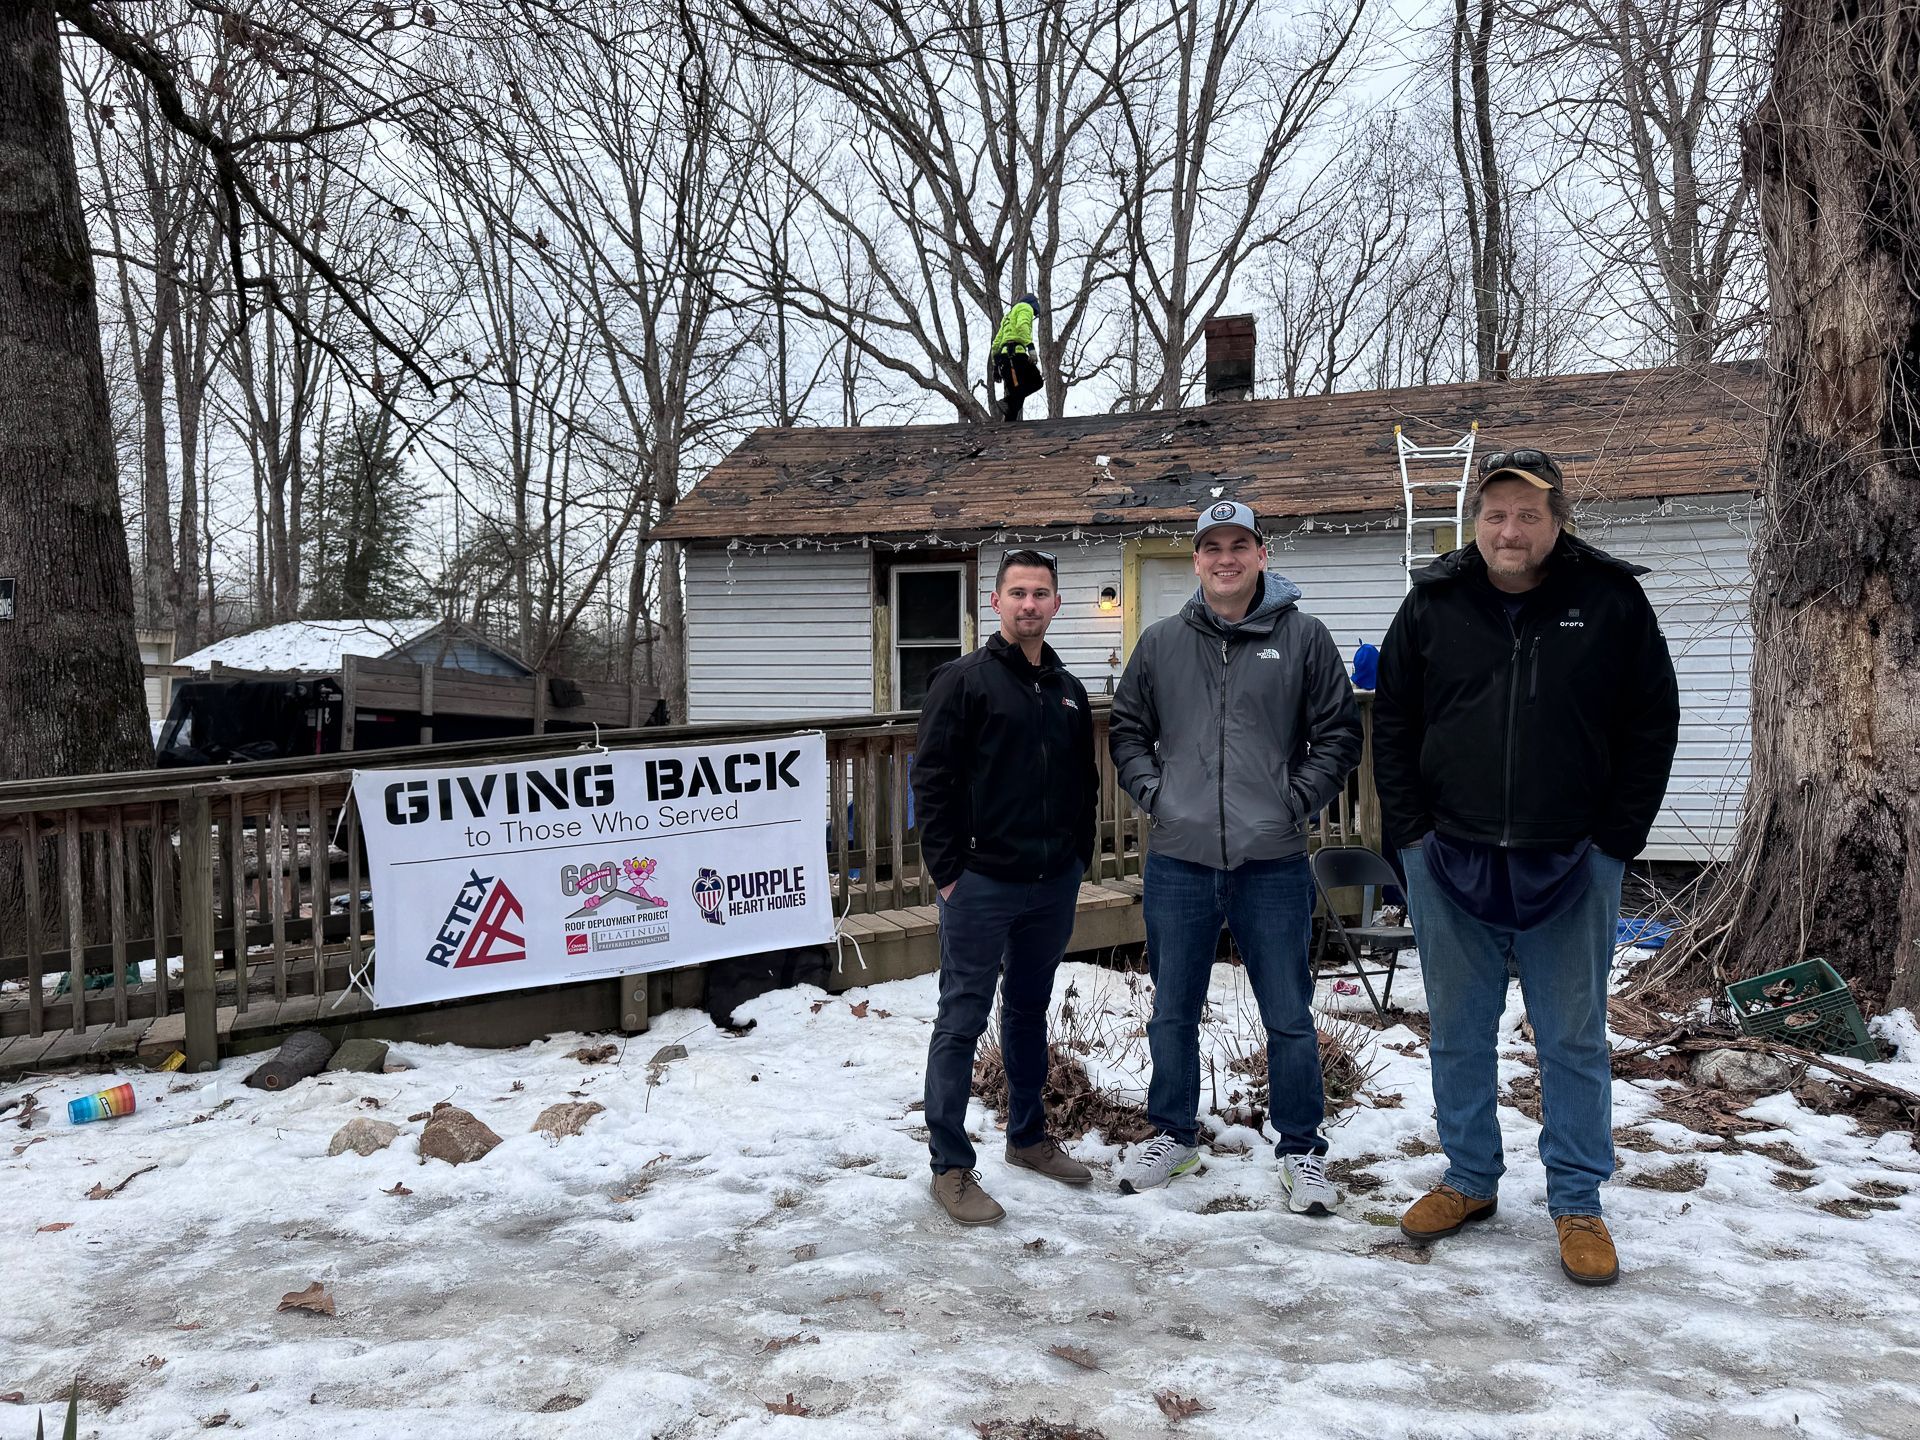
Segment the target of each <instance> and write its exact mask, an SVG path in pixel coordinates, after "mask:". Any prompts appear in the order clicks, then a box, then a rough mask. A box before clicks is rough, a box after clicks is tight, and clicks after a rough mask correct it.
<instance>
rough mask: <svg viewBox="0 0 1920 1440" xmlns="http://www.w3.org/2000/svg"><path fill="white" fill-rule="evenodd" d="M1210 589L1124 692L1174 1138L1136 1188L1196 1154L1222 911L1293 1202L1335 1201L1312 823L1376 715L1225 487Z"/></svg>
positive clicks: (1123, 743) (1125, 748) (1209, 553)
mask: <svg viewBox="0 0 1920 1440" xmlns="http://www.w3.org/2000/svg"><path fill="white" fill-rule="evenodd" d="M1193 545H1194V553H1193V568H1194V573H1195V574H1196V575H1198V576H1199V577H1200V589H1199V591H1198V593H1196V594H1195V595H1194V597H1193V598H1192V599H1191V600H1189V601H1188V602H1187V604H1186V606H1185V608H1184V609H1182V610H1181V612H1180V613H1179V614H1178V615H1174V616H1169V617H1168V618H1167V619H1165V620H1162V621H1159V622H1158V623H1157V624H1154V625H1152V626H1149V627H1148V629H1147V631H1146V633H1145V634H1143V635H1142V636H1141V637H1140V640H1139V643H1138V644H1136V645H1135V646H1134V650H1133V655H1132V657H1131V658H1130V659H1129V660H1128V662H1127V670H1126V674H1125V675H1124V676H1122V677H1121V680H1120V689H1119V691H1118V692H1117V693H1116V694H1115V695H1114V697H1113V716H1112V728H1111V745H1112V750H1113V763H1114V765H1115V767H1116V768H1117V769H1118V770H1119V772H1120V783H1121V784H1122V785H1124V786H1126V788H1127V793H1128V794H1129V795H1131V796H1132V797H1133V799H1134V802H1135V803H1136V804H1137V805H1139V806H1140V808H1141V809H1142V810H1144V811H1146V812H1147V814H1148V816H1149V817H1150V818H1151V826H1150V828H1149V831H1148V838H1147V874H1146V887H1145V895H1144V902H1145V909H1146V922H1147V957H1148V962H1149V964H1150V965H1151V967H1152V971H1153V979H1154V997H1153V1018H1152V1020H1151V1021H1149V1022H1148V1025H1147V1044H1148V1049H1149V1051H1150V1053H1151V1055H1152V1059H1153V1078H1152V1081H1151V1082H1150V1084H1149V1087H1148V1090H1147V1118H1148V1120H1150V1121H1151V1122H1152V1123H1153V1125H1154V1127H1155V1128H1156V1129H1157V1130H1158V1131H1159V1132H1160V1133H1159V1134H1158V1135H1157V1136H1155V1137H1154V1138H1153V1139H1152V1140H1149V1141H1148V1142H1147V1143H1146V1145H1145V1146H1144V1147H1143V1148H1142V1149H1141V1151H1140V1152H1139V1153H1138V1154H1136V1155H1135V1157H1134V1159H1133V1160H1132V1161H1131V1163H1129V1165H1128V1166H1127V1168H1126V1170H1125V1171H1124V1173H1123V1176H1122V1179H1121V1182H1120V1188H1121V1189H1122V1190H1123V1191H1126V1192H1127V1193H1129V1194H1131V1193H1132V1192H1134V1191H1137V1190H1147V1189H1151V1188H1153V1187H1154V1186H1157V1185H1165V1184H1166V1183H1167V1182H1168V1181H1170V1180H1172V1179H1173V1178H1174V1177H1175V1176H1176V1175H1184V1174H1186V1173H1187V1172H1188V1171H1190V1170H1192V1169H1193V1168H1194V1167H1195V1166H1197V1165H1198V1164H1199V1163H1200V1151H1199V1149H1198V1141H1199V1114H1198V1112H1199V1108H1200V1011H1201V1008H1202V1007H1203V1006H1204V1005H1205V1003H1206V998H1207V986H1208V984H1209V982H1210V981H1211V979H1212V976H1213V962H1214V958H1215V956H1216V954H1217V952H1218V949H1219V943H1220V928H1221V926H1222V924H1224V925H1225V926H1226V928H1227V929H1228V930H1229V931H1231V932H1232V934H1233V939H1234V943H1235V944H1236V945H1237V946H1238V947H1239V950H1240V954H1241V956H1242V957H1243V958H1244V960H1245V961H1246V969H1247V978H1248V980H1249V981H1250V982H1251V983H1252V986H1253V994H1254V999H1255V1001H1256V1002H1257V1003H1258V1005H1259V1007H1260V1019H1261V1023H1262V1024H1263V1025H1264V1026H1265V1027H1266V1032H1267V1095H1268V1109H1269V1112H1270V1114H1271V1116H1272V1119H1273V1128H1274V1130H1275V1131H1276V1132H1277V1134H1278V1136H1279V1139H1278V1141H1277V1143H1276V1144H1275V1146H1274V1152H1275V1154H1277V1155H1278V1156H1279V1157H1280V1183H1281V1186H1282V1188H1283V1189H1284V1190H1285V1191H1286V1193H1287V1203H1288V1206H1289V1207H1290V1208H1291V1209H1293V1210H1294V1211H1296V1212H1299V1213H1302V1214H1321V1215H1324V1214H1327V1213H1328V1212H1329V1211H1330V1210H1331V1209H1332V1207H1333V1205H1334V1204H1335V1202H1336V1201H1337V1199H1338V1196H1337V1194H1336V1192H1335V1191H1334V1188H1333V1186H1332V1185H1331V1184H1330V1183H1329V1182H1328V1180H1327V1177H1326V1169H1325V1164H1324V1161H1323V1160H1322V1158H1321V1157H1322V1156H1324V1155H1325V1153H1326V1149H1327V1143H1326V1140H1325V1138H1324V1137H1323V1136H1322V1135H1321V1134H1320V1126H1321V1122H1322V1120H1323V1119H1324V1118H1325V1102H1324V1098H1323V1096H1322V1094H1321V1088H1320V1046H1319V1037H1318V1035H1317V1034H1316V1033H1315V1029H1314V1023H1313V1013H1312V1007H1311V1001H1312V998H1313V975H1312V971H1311V968H1310V966H1309V962H1308V958H1307V940H1308V934H1309V931H1310V929H1311V926H1312V921H1313V895H1314V892H1313V877H1312V874H1311V873H1310V872H1309V870H1308V868H1307V832H1306V826H1307V821H1308V820H1309V819H1310V818H1311V817H1312V816H1313V815H1315V814H1317V813H1318V812H1319V811H1320V810H1321V808H1322V807H1324V806H1325V805H1326V804H1327V803H1328V802H1329V801H1330V800H1332V799H1333V798H1334V796H1336V795H1337V794H1339V792H1340V788H1341V787H1342V786H1343V785H1344V784H1345V783H1346V779H1347V776H1348V774H1349V773H1351V771H1352V770H1353V767H1354V766H1355V765H1356V764H1357V763H1359V759H1360V712H1359V710H1358V708H1357V707H1356V706H1355V704H1354V701H1353V688H1352V686H1351V685H1350V684H1349V683H1348V680H1347V669H1346V665H1345V663H1344V662H1343V661H1342V660H1341V658H1340V652H1339V650H1338V649H1337V648H1336V647H1335V646H1334V643H1333V637H1332V636H1330V635H1329V634H1328V633H1327V627H1326V626H1324V625H1322V624H1321V623H1320V622H1319V621H1318V620H1316V619H1314V618H1313V617H1312V616H1310V615H1304V614H1302V613H1301V612H1300V611H1299V610H1297V609H1295V608H1294V602H1295V601H1296V600H1298V599H1299V598H1300V591H1299V590H1298V589H1297V588H1296V587H1295V586H1294V585H1293V584H1292V583H1291V582H1290V581H1287V580H1284V579H1282V578H1280V577H1279V576H1277V575H1269V574H1268V573H1267V569H1266V566H1267V549H1266V546H1265V545H1264V544H1262V543H1261V540H1260V532H1259V530H1258V529H1257V528H1256V522H1255V520H1254V515H1253V511H1252V510H1250V509H1248V508H1247V507H1246V506H1245V505H1241V504H1237V503H1235V502H1233V501H1226V500H1223V501H1221V502H1220V503H1218V504H1216V505H1211V506H1209V507H1207V509H1205V510H1204V511H1202V512H1201V514H1200V517H1199V521H1198V524H1197V525H1196V527H1195V529H1194V537H1193Z"/></svg>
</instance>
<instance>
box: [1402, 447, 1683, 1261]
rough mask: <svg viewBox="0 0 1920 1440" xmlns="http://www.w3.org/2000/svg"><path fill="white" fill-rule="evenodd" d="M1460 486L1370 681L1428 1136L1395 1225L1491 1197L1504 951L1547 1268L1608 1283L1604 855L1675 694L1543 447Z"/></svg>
mask: <svg viewBox="0 0 1920 1440" xmlns="http://www.w3.org/2000/svg"><path fill="white" fill-rule="evenodd" d="M1472 498H1473V513H1474V518H1475V522H1476V533H1475V537H1474V544H1472V545H1470V546H1467V547H1466V548H1464V549H1461V550H1456V551H1454V552H1453V553H1452V554H1449V555H1446V556H1443V557H1441V558H1440V559H1439V560H1437V561H1435V562H1434V563H1433V564H1431V565H1429V566H1428V567H1427V568H1426V569H1425V570H1424V571H1422V572H1420V573H1419V574H1418V575H1416V576H1415V578H1414V583H1413V588H1412V591H1411V593H1409V594H1408V596H1407V598H1406V600H1405V602H1404V603H1403V604H1402V605H1401V607H1400V613H1399V614H1398V615H1397V616H1396V617H1395V618H1394V622H1393V625H1392V627H1391V628H1390V629H1389V630H1388V631H1387V638H1386V643H1385V645H1384V646H1382V648H1381V651H1380V675H1379V686H1378V690H1377V692H1376V694H1375V698H1374V736H1373V746H1374V776H1375V780H1376V781H1377V783H1378V786H1379V791H1380V807H1381V812H1382V817H1383V819H1384V821H1385V825H1386V828H1387V832H1388V834H1390V835H1391V836H1393V837H1394V838H1395V839H1396V840H1397V841H1398V842H1399V843H1400V845H1401V846H1402V847H1404V848H1403V849H1402V851H1401V860H1402V862H1403V864H1404V866H1405V869H1406V876H1407V899H1408V903H1409V907H1410V909H1411V912H1412V914H1411V918H1412V921H1413V928H1414V935H1415V939H1416V941H1417V942H1418V944H1419V947H1420V963H1421V969H1422V972H1423V975H1424V978H1425V981H1426V988H1427V1001H1428V1006H1429V1009H1430V1011H1431V1013H1432V1020H1433V1037H1432V1044H1431V1047H1430V1048H1431V1053H1432V1059H1433V1094H1434V1105H1435V1109H1436V1112H1437V1115H1438V1122H1439V1128H1440V1143H1441V1145H1442V1146H1443V1147H1444V1148H1445V1150H1446V1153H1447V1171H1446V1174H1445V1176H1444V1177H1443V1178H1442V1180H1441V1183H1440V1184H1439V1185H1438V1186H1437V1187H1436V1188H1435V1189H1434V1190H1433V1191H1432V1192H1431V1193H1430V1194H1428V1195H1426V1196H1425V1197H1423V1198H1422V1199H1420V1200H1419V1201H1416V1202H1415V1203H1414V1205H1413V1206H1412V1208H1411V1209H1409V1210H1408V1211H1407V1213H1406V1214H1405V1215H1404V1216H1403V1217H1402V1218H1401V1221H1400V1228H1401V1229H1402V1230H1403V1231H1404V1232H1405V1233H1406V1234H1407V1235H1408V1237H1409V1238H1411V1239H1413V1240H1415V1241H1419V1242H1423V1243H1424V1242H1428V1241H1432V1240H1437V1239H1439V1238H1440V1237H1442V1236H1444V1235H1451V1234H1453V1233H1455V1232H1456V1231H1458V1230H1460V1229H1461V1228H1462V1227H1464V1226H1466V1225H1468V1224H1471V1223H1473V1222H1474V1221H1477V1220H1480V1219H1484V1218H1485V1217H1486V1216H1488V1215H1491V1214H1492V1213H1493V1212H1494V1206H1495V1203H1496V1199H1495V1197H1496V1193H1497V1190H1498V1186H1499V1181H1500V1176H1501V1174H1502V1172H1503V1170H1504V1169H1505V1166H1504V1163H1503V1160H1502V1147H1501V1143H1500V1126H1499V1120H1498V1118H1497V1109H1496V1098H1495V1094H1496V1088H1497V1081H1496V1049H1495V1047H1496V1037H1497V1031H1498V1027H1499V1021H1500V1014H1501V1011H1502V1009H1503V1008H1504V1006H1505V1002H1506V994H1507V975H1508V971H1509V969H1510V968H1511V969H1513V970H1515V971H1517V972H1518V974H1519V978H1520V985H1521V990H1522V992H1523V994H1524V996H1525V999H1526V1006H1527V1016H1528V1019H1529V1020H1530V1021H1531V1023H1532V1026H1533V1031H1534V1039H1535V1043H1536V1045H1537V1047H1538V1051H1539V1058H1540V1089H1541V1107H1542V1130H1541V1136H1540V1158H1541V1161H1542V1163H1543V1164H1544V1165H1545V1167H1546V1172H1547V1208H1548V1211H1549V1213H1550V1214H1551V1215H1552V1216H1553V1218H1554V1221H1555V1224H1556V1227H1557V1229H1558V1231H1559V1239H1560V1260H1561V1268H1562V1270H1563V1271H1564V1272H1565V1273H1566V1275H1567V1276H1568V1278H1569V1279H1571V1280H1573V1281H1575V1282H1576V1283H1579V1284H1584V1285H1606V1284H1611V1283H1612V1282H1613V1281H1614V1280H1615V1279H1617V1278H1618V1276H1619V1262H1618V1258H1617V1256H1616V1254H1615V1251H1614V1245H1613V1237H1612V1236H1611V1235H1610V1234H1609V1233H1608V1231H1607V1227H1606V1223H1605V1222H1604V1221H1603V1220H1602V1219H1601V1218H1600V1184H1601V1182H1602V1181H1603V1180H1605V1179H1606V1178H1607V1176H1608V1175H1610V1174H1611V1173H1612V1171H1613V1118H1612V1116H1613V1110H1612V1104H1613V1091H1612V1072H1611V1066H1610V1058H1609V1052H1608V1048H1607V1026H1606V1022H1607V976H1608V972H1609V970H1610V968H1611V962H1612V958H1613V939H1614V931H1615V921H1616V919H1617V917H1618V915H1619V910H1620V882H1621V878H1622V875H1623V873H1624V871H1625V869H1626V864H1627V862H1628V861H1629V860H1631V859H1633V858H1634V857H1635V856H1636V855H1638V854H1639V853H1640V851H1641V850H1642V849H1643V848H1644V847H1645V845H1646V842H1647V834H1648V832H1649V831H1650V830H1651V828H1652V826H1653V822H1654V818H1655V816H1657V815H1658V813H1659V810H1660V802H1661V799H1662V797H1663V796H1664V795H1665V793H1666V786H1667V773H1668V770H1669V769H1670V768H1671V766H1672V763H1673V754H1674V749H1675V745H1676V742H1677V739H1678V734H1679V719H1680V709H1679V695H1678V690H1677V688H1676V685H1675V682H1674V674H1673V663H1672V661H1671V660H1670V659H1669V657H1668V655H1667V645H1666V641H1665V639H1664V638H1662V636H1661V634H1660V625H1659V622H1658V620H1657V619H1656V618H1655V616H1654V613H1653V607H1652V606H1651V605H1650V604H1648V602H1647V597H1646V595H1645V593H1644V592H1642V590H1641V588H1640V585H1639V582H1638V579H1637V577H1638V576H1640V575H1643V574H1645V573H1646V571H1645V570H1644V569H1643V568H1642V567H1640V566H1637V565H1630V564H1628V563H1626V562H1625V561H1621V560H1616V559H1615V558H1613V557H1612V556H1611V555H1608V554H1606V553H1605V552H1603V551H1600V550H1597V549H1595V548H1594V547H1593V546H1591V545H1588V544H1587V543H1585V542H1584V541H1582V540H1579V539H1576V538H1575V537H1574V536H1572V535H1569V534H1567V533H1566V531H1565V528H1564V527H1565V523H1566V519H1567V514H1568V505H1567V500H1566V495H1565V492H1564V490H1563V489H1562V488H1561V477H1560V470H1559V467H1558V466H1557V465H1556V464H1555V463H1554V462H1553V460H1552V459H1551V457H1549V456H1548V455H1546V454H1544V453H1543V452H1541V451H1538V450H1520V451H1510V452H1507V453H1505V454H1497V455H1491V456H1488V457H1487V462H1486V466H1485V469H1484V470H1483V478H1482V479H1481V480H1480V482H1479V484H1478V485H1477V486H1476V487H1475V489H1474V492H1473V497H1472Z"/></svg>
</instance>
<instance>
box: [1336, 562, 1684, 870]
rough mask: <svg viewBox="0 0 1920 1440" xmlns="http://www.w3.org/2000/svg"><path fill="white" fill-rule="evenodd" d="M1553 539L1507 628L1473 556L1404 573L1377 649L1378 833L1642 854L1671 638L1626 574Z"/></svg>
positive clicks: (1482, 565) (1670, 719)
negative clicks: (1409, 581)
mask: <svg viewBox="0 0 1920 1440" xmlns="http://www.w3.org/2000/svg"><path fill="white" fill-rule="evenodd" d="M1646 573H1647V572H1646V569H1645V568H1644V567H1643V566H1639V565H1631V564H1628V563H1627V562H1626V561H1624V560H1616V559H1615V558H1614V557H1613V556H1611V555H1608V554H1606V553H1605V552H1604V551H1601V550H1597V549H1595V548H1594V547H1593V546H1591V545H1589V544H1587V543H1586V542H1585V541H1583V540H1580V539H1577V538H1575V537H1574V536H1572V535H1567V534H1562V535H1561V537H1560V541H1559V543H1558V544H1557V545H1556V546H1555V547H1554V551H1553V554H1552V555H1551V556H1550V557H1549V559H1548V562H1547V575H1546V578H1545V579H1544V580H1543V581H1542V582H1541V584H1540V585H1539V587H1538V588H1536V589H1534V590H1532V591H1530V592H1529V593H1528V594H1527V597H1526V603H1525V605H1524V606H1523V608H1522V609H1521V611H1520V614H1519V616H1518V618H1517V619H1515V620H1513V621H1511V622H1510V621H1509V620H1508V617H1507V612H1506V610H1505V608H1504V607H1503V605H1502V603H1501V599H1500V592H1499V591H1498V590H1496V589H1495V588H1494V586H1493V584H1492V582H1491V581H1490V580H1488V578H1487V566H1486V561H1485V560H1484V559H1483V558H1482V557H1481V555H1480V552H1479V551H1478V550H1477V549H1476V548H1474V547H1473V546H1467V547H1466V548H1464V549H1461V550H1455V551H1453V552H1452V553H1451V554H1448V555H1443V556H1442V557H1441V558H1440V559H1438V560H1436V561H1434V562H1433V563H1432V564H1431V565H1429V566H1428V567H1427V568H1426V569H1425V570H1423V571H1421V572H1420V573H1418V574H1417V575H1415V576H1414V581H1413V589H1412V591H1411V592H1410V593H1409V594H1408V595H1407V598H1406V600H1405V601H1404V602H1403V603H1402V604H1401V606H1400V613H1399V614H1398V615H1396V616H1395V617H1394V621H1393V624H1392V626H1390V627H1389V628H1388V630H1387V638H1386V642H1385V644H1383V645H1382V646H1381V648H1380V680H1379V687H1378V689H1377V691H1376V692H1375V695H1374V702H1373V765H1374V779H1375V781H1376V783H1377V785H1378V788H1379V791H1380V809H1381V813H1382V817H1383V818H1384V820H1385V822H1386V828H1387V832H1388V834H1389V835H1390V836H1391V837H1392V838H1393V840H1394V841H1395V842H1396V843H1398V844H1402V845H1405V844H1410V843H1412V842H1413V841H1415V840H1418V839H1419V838H1420V837H1421V836H1422V835H1425V834H1426V833H1427V832H1428V831H1429V830H1433V829H1438V830H1441V831H1443V832H1444V833H1446V834H1448V835H1452V836H1455V837H1457V838H1459V839H1462V840H1478V841H1482V842H1485V843H1487V844H1493V845H1503V846H1515V847H1519V848H1523V849H1525V848H1537V847H1543V846H1560V845H1567V844H1572V843H1574V842H1576V841H1579V840H1582V839H1586V838H1589V837H1591V838H1592V840H1593V842H1594V843H1595V844H1596V845H1598V846H1599V847H1600V848H1601V849H1602V850H1604V851H1605V852H1606V853H1607V854H1609V855H1612V856H1614V857H1615V858H1617V859H1622V860H1630V859H1632V858H1633V857H1634V856H1635V855H1638V854H1639V853H1640V851H1641V849H1642V848H1643V847H1644V846H1645V845H1646V843H1647V832H1648V831H1649V830H1651V829H1652V828H1653V821H1654V817H1655V816H1657V815H1658V814H1659V812H1660V801H1661V799H1662V797H1663V796H1665V794H1666V789H1667V774H1668V771H1669V770H1670V769H1671V768H1672V766H1673V752H1674V748H1675V745H1676V744H1677V742H1678V739H1679V729H1680V699H1679V691H1678V688H1677V686H1676V685H1675V682H1674V676H1673V661H1672V660H1671V659H1670V658H1669V657H1668V655H1667V642H1666V639H1665V637H1663V636H1662V635H1661V633H1660V624H1659V621H1658V620H1657V619H1656V618H1655V616H1654V613H1653V607H1652V606H1651V605H1650V604H1648V603H1647V597H1646V595H1645V593H1644V592H1643V591H1642V590H1641V589H1640V584H1639V582H1638V581H1637V580H1636V579H1635V578H1634V577H1635V576H1638V575H1644V574H1646Z"/></svg>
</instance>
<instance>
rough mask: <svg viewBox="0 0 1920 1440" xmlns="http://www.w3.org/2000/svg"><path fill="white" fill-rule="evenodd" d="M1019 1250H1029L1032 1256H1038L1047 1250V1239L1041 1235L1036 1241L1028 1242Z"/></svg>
mask: <svg viewBox="0 0 1920 1440" xmlns="http://www.w3.org/2000/svg"><path fill="white" fill-rule="evenodd" d="M1020 1248H1021V1249H1022V1250H1031V1251H1032V1252H1033V1253H1034V1254H1036V1255H1038V1254H1039V1253H1040V1252H1041V1251H1042V1250H1044V1249H1046V1248H1047V1237H1046V1236H1044V1235H1042V1236H1041V1237H1040V1238H1039V1239H1037V1240H1029V1241H1027V1243H1026V1244H1024V1245H1022V1246H1021V1247H1020Z"/></svg>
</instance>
